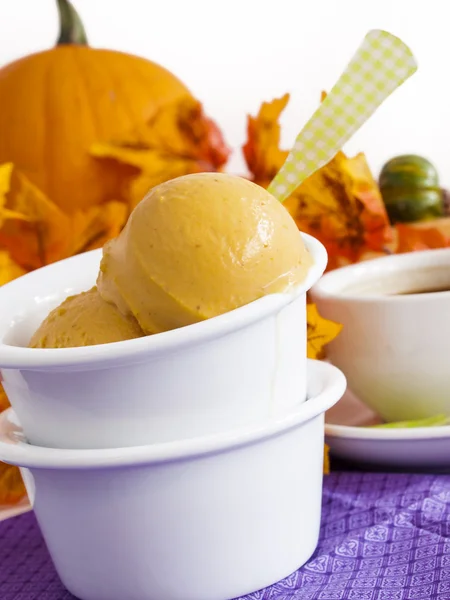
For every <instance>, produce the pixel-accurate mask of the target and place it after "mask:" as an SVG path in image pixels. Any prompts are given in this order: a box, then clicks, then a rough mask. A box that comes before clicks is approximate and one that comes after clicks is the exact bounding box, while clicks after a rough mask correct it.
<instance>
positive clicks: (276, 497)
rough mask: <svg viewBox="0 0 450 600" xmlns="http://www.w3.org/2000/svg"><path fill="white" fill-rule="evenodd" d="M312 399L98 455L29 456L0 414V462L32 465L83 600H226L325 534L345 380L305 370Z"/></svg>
mask: <svg viewBox="0 0 450 600" xmlns="http://www.w3.org/2000/svg"><path fill="white" fill-rule="evenodd" d="M308 379H309V385H308V400H307V401H306V402H305V403H303V404H301V405H300V406H298V407H297V408H296V409H295V410H291V411H289V413H288V414H286V415H285V416H284V417H277V418H275V419H272V420H268V421H266V422H265V423H263V424H261V423H260V424H258V425H255V426H252V427H246V428H241V429H238V430H235V431H233V432H228V433H221V434H216V435H213V436H208V437H201V438H196V439H191V440H183V441H179V442H170V443H164V444H158V445H149V446H140V447H128V448H121V449H99V450H60V449H53V448H43V447H37V446H31V445H29V444H27V443H26V441H25V440H24V438H23V434H22V432H21V429H20V427H19V426H18V425H17V422H15V415H14V413H13V411H12V410H8V411H6V412H5V413H3V414H2V415H1V416H0V459H1V460H4V461H6V462H8V463H11V464H15V465H19V466H20V467H25V469H23V473H24V475H25V479H26V484H27V487H28V489H29V493H30V496H31V500H32V502H33V504H34V510H35V512H36V516H37V519H38V521H39V524H40V527H41V529H42V533H43V535H44V538H45V540H46V543H47V546H48V548H49V550H50V554H51V556H52V559H53V561H54V564H55V567H56V569H57V571H58V573H59V576H60V577H61V580H62V582H63V583H64V585H65V586H66V587H67V589H68V590H69V591H70V592H72V594H74V595H75V596H77V597H78V598H80V599H81V600H125V599H126V600H226V599H230V598H236V597H238V596H241V595H244V594H248V593H250V592H252V591H255V590H258V589H261V588H263V587H265V586H268V585H270V584H272V583H274V582H276V581H278V580H280V579H282V578H283V577H286V576H287V575H289V574H290V573H292V572H293V571H295V570H296V569H298V568H299V567H300V566H301V565H303V564H304V563H305V562H306V561H307V560H308V558H309V557H310V556H311V554H312V553H313V552H314V550H315V547H316V544H317V540H318V535H319V526H320V515H321V492H322V469H323V444H324V412H325V411H326V410H328V408H330V407H331V406H332V405H334V404H335V403H336V402H337V401H338V400H339V398H340V397H341V396H342V394H343V392H344V389H345V378H344V376H343V375H342V373H341V372H340V371H338V370H337V369H336V368H335V367H332V366H330V365H328V364H326V363H319V362H315V361H308Z"/></svg>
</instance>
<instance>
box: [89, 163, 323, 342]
mask: <svg viewBox="0 0 450 600" xmlns="http://www.w3.org/2000/svg"><path fill="white" fill-rule="evenodd" d="M311 263H312V260H311V257H310V255H309V253H308V251H307V250H306V248H305V246H304V244H303V241H302V239H301V237H300V234H299V231H298V228H297V226H296V224H295V222H294V220H293V219H292V217H291V216H290V215H289V213H288V211H287V210H286V209H285V208H284V207H283V205H282V204H281V203H280V202H279V201H278V200H277V199H276V198H274V196H272V195H271V194H269V193H268V192H267V191H266V190H264V189H263V188H261V187H260V186H258V185H256V184H254V183H252V182H250V181H248V180H246V179H243V178H241V177H236V176H232V175H226V174H218V173H200V174H194V175H186V176H184V177H179V178H177V179H173V180H171V181H168V182H166V183H163V184H161V185H158V186H156V187H154V188H153V189H152V190H151V191H150V192H149V194H148V195H147V196H146V197H145V198H144V199H143V200H142V201H141V202H140V203H139V204H138V205H137V206H136V208H135V209H134V211H133V212H132V214H131V215H130V218H129V220H128V223H127V225H126V226H125V228H124V229H123V231H122V232H121V234H120V235H119V236H118V237H117V238H116V239H114V240H112V241H110V242H108V243H107V244H106V245H105V246H104V249H103V258H102V262H101V267H100V273H99V277H98V280H97V286H98V290H99V293H100V295H101V296H102V298H103V299H104V300H106V301H107V302H110V303H113V304H115V305H116V306H117V307H118V309H119V310H120V312H121V313H123V314H128V315H131V316H133V317H135V319H136V321H137V322H138V323H139V325H140V327H141V328H142V330H143V331H144V332H145V333H146V334H149V333H159V332H162V331H167V330H170V329H174V328H176V327H181V326H184V325H189V324H192V323H196V322H198V321H202V320H204V319H208V318H211V317H215V316H217V315H220V314H222V313H225V312H228V311H230V310H233V309H235V308H238V307H240V306H243V305H245V304H248V303H249V302H252V301H254V300H256V299H258V298H261V297H262V296H264V295H266V294H271V293H274V292H283V291H286V290H288V289H290V288H291V287H292V286H295V285H296V284H298V283H300V282H302V281H303V280H304V279H305V277H306V275H307V272H308V269H309V267H310V266H311Z"/></svg>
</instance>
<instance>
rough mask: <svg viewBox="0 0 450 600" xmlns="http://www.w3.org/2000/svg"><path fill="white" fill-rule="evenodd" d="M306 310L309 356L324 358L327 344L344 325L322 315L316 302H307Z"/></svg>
mask: <svg viewBox="0 0 450 600" xmlns="http://www.w3.org/2000/svg"><path fill="white" fill-rule="evenodd" d="M306 311H307V312H306V317H307V325H308V349H307V354H308V358H313V359H321V358H324V357H325V346H326V345H327V344H328V343H329V342H331V341H332V340H334V338H335V337H336V336H337V335H338V334H339V332H340V331H341V329H342V325H340V324H339V323H335V322H334V321H330V320H328V319H324V318H323V317H322V316H320V314H319V311H318V310H317V306H316V305H315V304H307V305H306Z"/></svg>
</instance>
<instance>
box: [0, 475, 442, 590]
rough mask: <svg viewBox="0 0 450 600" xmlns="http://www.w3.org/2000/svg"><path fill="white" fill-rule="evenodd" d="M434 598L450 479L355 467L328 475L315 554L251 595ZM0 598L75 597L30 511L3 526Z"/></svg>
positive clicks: (438, 585) (0, 532) (0, 525)
mask: <svg viewBox="0 0 450 600" xmlns="http://www.w3.org/2000/svg"><path fill="white" fill-rule="evenodd" d="M280 493H282V491H281V492H280ZM430 598H433V599H434V598H438V599H442V600H449V599H450V476H448V475H399V474H390V475H385V474H380V473H370V474H369V473H367V474H364V473H357V472H355V473H333V474H331V475H329V476H328V477H326V478H325V486H324V495H323V518H322V531H321V539H320V542H319V546H318V548H317V551H316V553H315V554H314V556H313V558H312V559H311V560H310V561H309V562H308V563H307V564H306V565H305V566H304V567H303V568H301V569H300V570H299V571H297V572H296V573H294V574H293V575H291V576H290V577H288V578H286V579H284V580H283V581H281V582H280V583H278V584H276V585H274V586H272V587H270V588H267V589H265V590H261V591H259V592H255V593H254V594H250V596H247V597H246V599H245V600H306V599H308V600H342V599H345V600H429V599H430ZM0 600H73V596H71V595H70V594H69V593H68V592H66V591H65V590H64V588H63V586H62V584H61V583H60V582H59V580H58V577H57V575H56V573H55V571H54V569H53V566H52V564H51V562H50V558H49V556H48V553H47V550H46V548H45V546H44V543H43V540H42V537H41V534H40V532H39V529H38V527H37V525H36V521H35V518H34V515H33V514H32V513H28V514H25V515H21V516H18V517H14V518H12V519H9V520H7V521H5V522H3V523H0ZM124 600H126V599H124ZM241 600H242V599H241Z"/></svg>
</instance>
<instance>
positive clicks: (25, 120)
mask: <svg viewBox="0 0 450 600" xmlns="http://www.w3.org/2000/svg"><path fill="white" fill-rule="evenodd" d="M58 7H59V13H60V21H61V34H60V37H59V39H58V42H57V45H56V47H54V48H52V49H50V50H46V51H44V52H39V53H37V54H33V55H30V56H26V57H25V58H22V59H20V60H17V61H15V62H13V63H11V64H9V65H7V66H5V67H3V68H2V69H0V107H1V110H0V164H1V163H4V162H12V163H14V165H15V166H16V167H18V169H20V171H21V172H22V173H23V174H24V175H25V176H27V177H28V179H29V180H30V181H31V182H32V183H34V184H35V185H36V186H37V187H38V188H39V189H40V190H41V191H42V192H44V193H45V194H46V195H47V197H48V198H50V199H51V200H52V202H54V203H55V204H57V205H58V206H59V207H61V208H62V209H63V210H64V212H66V213H73V212H75V211H76V210H78V209H86V208H88V207H90V206H93V205H97V204H100V203H102V202H105V201H107V200H113V199H114V200H122V199H124V198H121V197H120V195H121V193H120V181H121V178H120V173H119V171H118V167H115V168H111V165H108V164H107V163H105V161H98V160H97V159H95V158H93V157H92V156H91V155H90V154H89V149H90V148H91V147H92V145H93V144H94V143H98V142H114V141H117V140H121V139H122V138H123V137H125V136H127V137H129V135H130V132H131V131H138V130H139V126H140V124H142V123H143V122H144V120H146V119H149V118H151V117H152V116H153V115H154V114H155V113H156V111H157V110H158V109H159V108H161V106H163V105H164V104H166V103H169V102H172V101H175V100H177V99H178V98H181V97H183V96H186V95H188V96H190V93H189V91H188V89H187V88H186V87H185V86H184V85H183V84H182V83H181V82H180V81H179V80H178V79H177V78H176V77H175V76H174V75H172V74H171V73H170V72H169V71H167V70H166V69H164V68H163V67H161V66H159V65H157V64H155V63H153V62H150V61H149V60H146V59H144V58H139V57H136V56H132V55H130V54H125V53H122V52H116V51H112V50H101V49H95V48H90V47H89V46H88V45H87V41H86V36H85V33H84V29H83V26H82V24H81V21H80V19H79V17H78V15H77V13H76V12H75V10H74V8H73V7H72V5H71V4H70V3H69V2H68V0H58ZM136 141H137V142H138V141H139V140H136ZM122 168H124V167H122Z"/></svg>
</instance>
